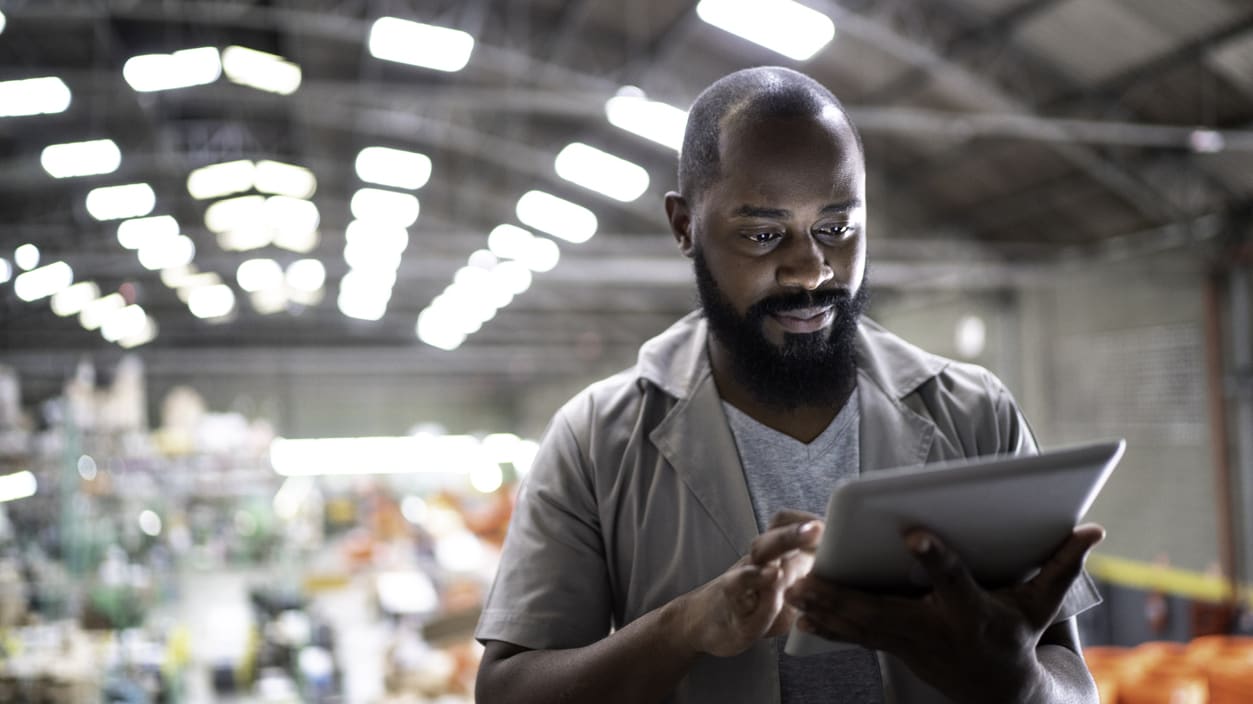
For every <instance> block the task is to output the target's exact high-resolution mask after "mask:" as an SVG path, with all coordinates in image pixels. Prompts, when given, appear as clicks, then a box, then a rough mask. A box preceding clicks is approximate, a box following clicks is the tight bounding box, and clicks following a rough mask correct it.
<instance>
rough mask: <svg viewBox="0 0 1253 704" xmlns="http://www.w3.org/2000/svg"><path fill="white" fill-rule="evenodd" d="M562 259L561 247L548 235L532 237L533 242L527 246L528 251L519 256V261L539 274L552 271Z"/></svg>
mask: <svg viewBox="0 0 1253 704" xmlns="http://www.w3.org/2000/svg"><path fill="white" fill-rule="evenodd" d="M560 260H561V248H560V247H558V246H557V243H556V242H553V241H552V240H550V239H548V238H547V237H536V238H534V239H532V240H531V244H530V245H529V246H528V247H527V251H526V252H524V253H523V255H522V256H521V257H519V258H518V261H520V262H522V263H523V264H525V265H526V268H528V269H530V270H531V271H534V272H535V273H537V274H538V273H543V272H545V271H552V270H553V268H554V267H556V266H557V262H558V261H560Z"/></svg>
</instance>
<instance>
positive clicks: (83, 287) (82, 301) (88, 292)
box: [52, 281, 100, 318]
mask: <svg viewBox="0 0 1253 704" xmlns="http://www.w3.org/2000/svg"><path fill="white" fill-rule="evenodd" d="M99 297H100V287H99V286H97V285H96V284H95V282H94V281H79V282H78V283H76V284H74V285H73V286H70V287H69V288H67V289H64V290H61V291H57V292H56V293H55V294H53V296H52V312H53V313H56V314H57V315H59V316H61V317H62V318H64V317H66V316H70V315H78V314H79V313H81V312H83V308H84V307H86V306H87V304H88V303H91V302H92V301H94V300H96V299H97V298H99Z"/></svg>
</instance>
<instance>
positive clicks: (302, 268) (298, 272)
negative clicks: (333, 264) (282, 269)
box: [286, 259, 326, 293]
mask: <svg viewBox="0 0 1253 704" xmlns="http://www.w3.org/2000/svg"><path fill="white" fill-rule="evenodd" d="M286 279H287V285H288V286H289V287H290V288H293V289H295V290H297V291H304V292H306V293H311V292H313V291H318V290H320V289H321V288H322V286H323V285H325V284H326V267H324V266H322V262H320V261H318V260H317V259H299V260H296V261H294V262H292V263H291V264H288V265H287V277H286Z"/></svg>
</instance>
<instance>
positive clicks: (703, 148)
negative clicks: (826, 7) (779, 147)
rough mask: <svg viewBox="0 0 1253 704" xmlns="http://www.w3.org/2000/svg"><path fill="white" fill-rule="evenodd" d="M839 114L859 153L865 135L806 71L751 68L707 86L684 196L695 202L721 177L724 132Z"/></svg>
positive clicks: (684, 173)
mask: <svg viewBox="0 0 1253 704" xmlns="http://www.w3.org/2000/svg"><path fill="white" fill-rule="evenodd" d="M827 115H837V116H838V117H839V118H840V119H841V121H842V122H844V123H845V124H847V125H848V128H849V130H850V131H851V132H852V134H853V137H854V141H855V142H856V143H857V150H858V152H859V153H861V152H862V145H861V136H860V135H858V134H857V130H856V128H854V127H853V125H852V123H851V122H849V120H848V118H847V116H846V115H845V114H844V106H843V105H841V104H840V101H839V99H837V98H836V97H835V95H834V94H833V93H831V91H829V90H827V89H826V88H825V87H824V86H823V85H822V84H821V83H818V82H817V81H815V80H814V79H812V78H810V77H809V76H806V75H805V74H803V73H799V72H797V71H793V70H792V69H789V68H781V67H777V66H761V67H757V68H746V69H743V70H740V71H736V72H735V73H732V74H729V75H727V76H724V77H723V78H721V79H719V80H718V81H716V82H715V83H714V84H713V85H711V86H709V87H708V88H706V89H705V90H704V91H702V92H701V94H700V95H699V96H697V98H696V102H695V103H693V104H692V109H691V111H689V113H688V118H687V129H686V130H685V131H684V133H683V151H682V152H681V154H680V155H679V192H680V193H681V194H682V195H683V197H684V198H687V199H688V201H689V202H693V203H694V202H696V201H698V200H700V197H701V196H702V195H703V194H704V191H705V189H706V188H707V187H708V186H709V184H710V183H712V182H713V181H714V180H716V179H717V178H718V176H719V173H720V171H719V168H720V162H721V139H722V133H723V130H724V128H728V127H731V126H733V125H736V124H742V123H743V122H745V121H763V120H769V119H774V118H803V117H811V118H818V117H825V116H827Z"/></svg>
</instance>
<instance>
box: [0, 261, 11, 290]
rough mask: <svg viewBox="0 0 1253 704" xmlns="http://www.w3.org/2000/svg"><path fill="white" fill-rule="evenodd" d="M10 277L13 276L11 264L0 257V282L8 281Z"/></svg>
mask: <svg viewBox="0 0 1253 704" xmlns="http://www.w3.org/2000/svg"><path fill="white" fill-rule="evenodd" d="M11 278H13V265H12V264H10V263H9V260H8V259H5V258H4V257H0V284H3V283H8V281H9V279H11Z"/></svg>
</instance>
